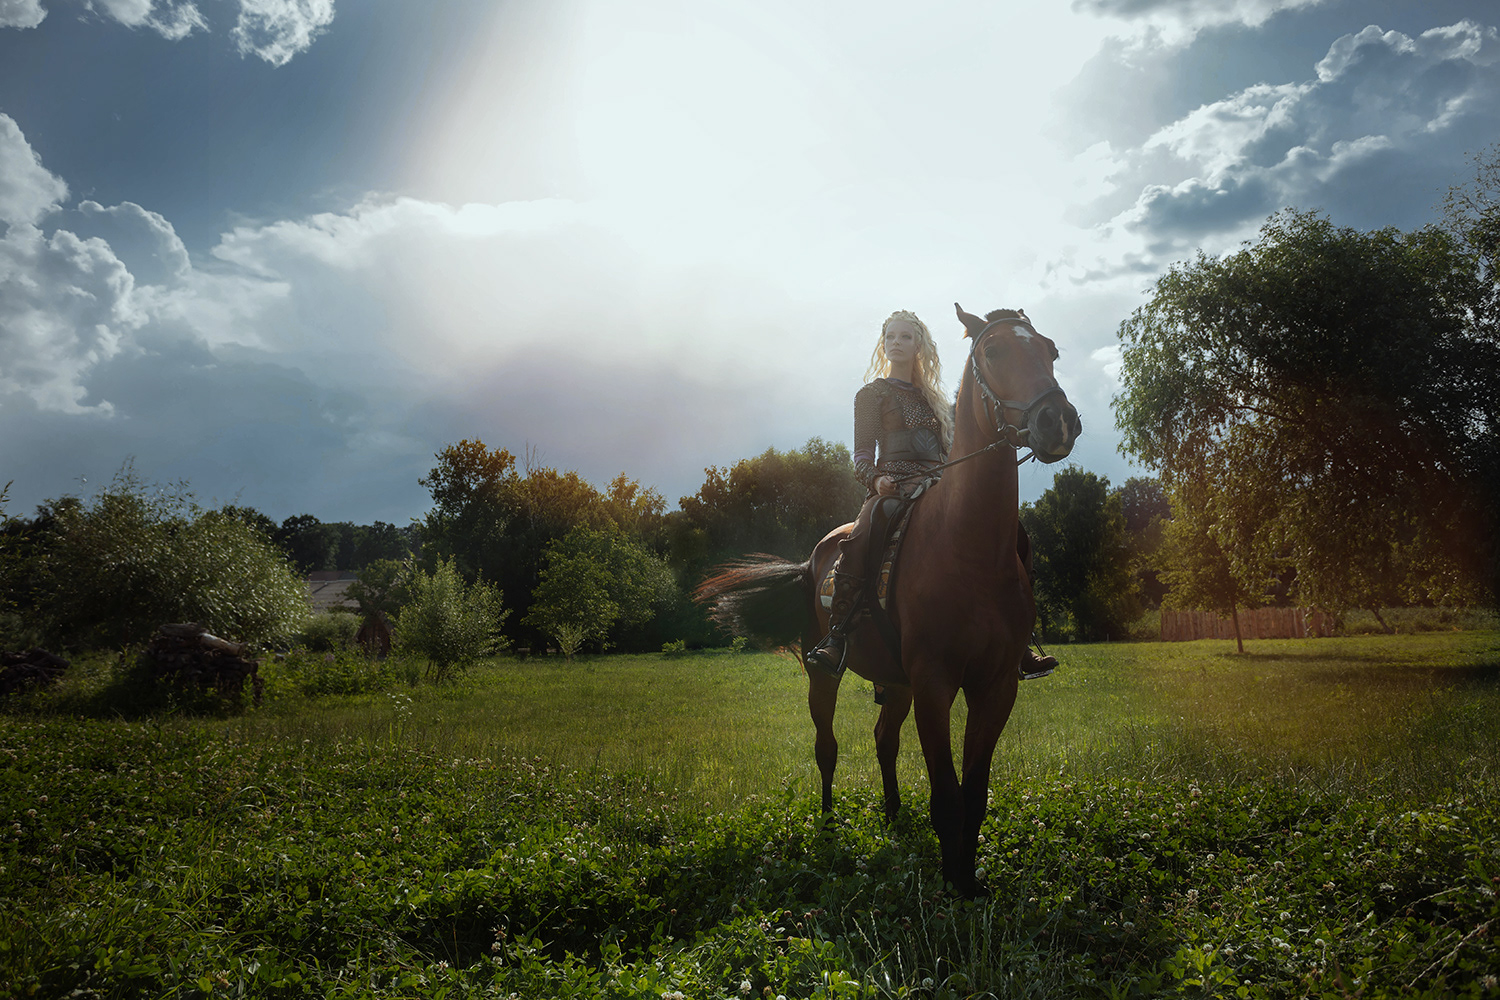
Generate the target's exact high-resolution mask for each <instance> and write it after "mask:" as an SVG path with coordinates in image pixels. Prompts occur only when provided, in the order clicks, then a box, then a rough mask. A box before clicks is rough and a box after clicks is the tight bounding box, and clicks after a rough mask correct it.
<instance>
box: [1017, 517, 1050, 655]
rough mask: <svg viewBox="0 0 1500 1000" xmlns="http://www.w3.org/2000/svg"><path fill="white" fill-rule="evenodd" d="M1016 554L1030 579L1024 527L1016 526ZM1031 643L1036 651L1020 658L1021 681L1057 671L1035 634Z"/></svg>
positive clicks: (1030, 649)
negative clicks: (1034, 644) (1034, 645)
mask: <svg viewBox="0 0 1500 1000" xmlns="http://www.w3.org/2000/svg"><path fill="white" fill-rule="evenodd" d="M1016 554H1017V555H1019V556H1020V557H1021V565H1022V566H1023V567H1024V568H1025V570H1026V579H1027V580H1028V581H1029V580H1031V579H1032V577H1031V537H1030V536H1029V535H1027V534H1026V528H1025V526H1024V525H1020V524H1017V525H1016ZM1031 641H1032V642H1034V643H1036V649H1035V650H1033V649H1032V648H1031V647H1029V646H1028V647H1027V648H1026V655H1025V656H1023V657H1022V658H1021V679H1022V680H1034V679H1035V678H1038V677H1046V676H1047V675H1048V674H1050V673H1052V671H1054V670H1056V669H1057V657H1055V656H1050V655H1048V654H1047V653H1044V652H1041V648H1042V645H1041V643H1039V642H1036V633H1035V632H1033V633H1032V635H1031Z"/></svg>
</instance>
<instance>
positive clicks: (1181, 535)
mask: <svg viewBox="0 0 1500 1000" xmlns="http://www.w3.org/2000/svg"><path fill="white" fill-rule="evenodd" d="M1222 498H1223V494H1222V493H1221V492H1220V491H1218V490H1216V489H1214V488H1212V486H1211V485H1210V484H1209V483H1208V482H1207V480H1206V478H1205V477H1202V476H1191V475H1180V476H1178V477H1177V479H1176V480H1175V481H1174V484H1173V489H1172V494H1171V504H1172V517H1171V518H1170V519H1169V520H1167V521H1166V522H1165V525H1164V531H1163V538H1162V546H1161V550H1160V557H1159V560H1158V563H1157V565H1158V566H1159V567H1160V569H1161V575H1162V578H1163V579H1164V580H1165V582H1166V585H1167V588H1168V594H1167V603H1168V604H1169V605H1170V606H1173V607H1180V608H1195V609H1199V610H1203V611H1212V612H1214V613H1215V614H1217V615H1220V616H1222V617H1227V618H1229V619H1230V620H1231V621H1233V622H1234V639H1235V643H1236V645H1237V646H1238V648H1239V651H1240V652H1241V653H1243V652H1244V651H1245V640H1244V638H1243V637H1242V636H1241V635H1240V614H1239V609H1240V608H1242V607H1251V606H1254V605H1257V604H1259V603H1261V600H1262V598H1263V596H1264V594H1265V592H1266V589H1267V584H1268V579H1267V578H1268V577H1269V573H1257V572H1256V570H1255V568H1253V565H1252V564H1251V563H1247V562H1246V561H1245V560H1244V559H1243V557H1241V558H1240V559H1239V560H1238V561H1236V560H1235V559H1233V558H1231V556H1230V552H1231V551H1232V550H1233V549H1234V547H1235V540H1236V536H1242V534H1243V533H1242V532H1239V531H1237V530H1236V526H1235V524H1234V522H1233V520H1232V516H1226V515H1225V514H1224V512H1223V510H1222V505H1221V504H1220V503H1219V502H1218V501H1221V500H1222ZM1254 533H1255V532H1254V530H1253V528H1252V530H1251V531H1250V532H1249V534H1252V535H1253V534H1254ZM1252 551H1261V552H1264V549H1259V550H1252Z"/></svg>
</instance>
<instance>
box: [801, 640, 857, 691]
mask: <svg viewBox="0 0 1500 1000" xmlns="http://www.w3.org/2000/svg"><path fill="white" fill-rule="evenodd" d="M835 644H837V646H838V651H839V660H838V663H835V664H833V665H832V666H830V665H829V661H830V660H831V659H832V657H831V656H823V655H819V654H824V653H829V652H832V649H833V646H834V645H835ZM848 659H849V637H848V636H847V635H843V634H840V632H838V631H836V630H833V629H830V630H829V632H828V634H827V635H825V636H824V637H823V641H822V642H820V643H818V644H817V645H816V646H814V647H813V648H812V649H810V650H808V651H807V654H806V655H805V656H803V657H802V665H803V666H804V667H806V668H807V669H809V670H816V671H818V673H820V674H826V675H827V676H829V677H832V678H833V679H834V680H838V679H839V678H840V677H842V676H844V665H845V663H846V662H847V661H848Z"/></svg>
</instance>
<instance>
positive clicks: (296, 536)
mask: <svg viewBox="0 0 1500 1000" xmlns="http://www.w3.org/2000/svg"><path fill="white" fill-rule="evenodd" d="M273 538H274V539H275V541H276V544H277V545H280V546H281V547H282V549H284V550H285V551H286V553H287V555H288V556H290V557H291V559H292V562H293V563H294V564H295V565H296V566H297V569H298V570H299V571H300V572H301V573H302V574H303V575H304V576H306V575H307V574H309V573H315V572H318V571H319V570H332V569H338V566H339V541H340V532H339V528H338V526H337V525H334V524H324V523H323V522H322V521H319V520H318V519H317V518H316V517H313V516H312V515H311V514H297V515H295V516H293V517H289V518H287V519H286V520H285V521H282V522H281V527H279V528H277V529H276V533H275V534H274V535H273Z"/></svg>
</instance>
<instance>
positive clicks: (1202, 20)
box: [1073, 0, 1324, 45]
mask: <svg viewBox="0 0 1500 1000" xmlns="http://www.w3.org/2000/svg"><path fill="white" fill-rule="evenodd" d="M1323 2H1324V0H1073V9H1074V10H1075V11H1079V12H1081V13H1086V14H1093V15H1095V16H1100V17H1109V18H1114V19H1118V20H1120V21H1122V22H1124V25H1125V27H1126V30H1127V32H1134V33H1137V34H1144V35H1149V36H1150V37H1151V38H1152V39H1153V40H1155V41H1159V42H1164V43H1166V44H1169V45H1183V44H1187V43H1189V42H1191V41H1192V40H1193V39H1194V38H1195V37H1196V36H1197V35H1198V33H1199V32H1200V31H1203V30H1204V29H1206V28H1218V27H1222V26H1224V25H1230V24H1243V25H1246V26H1248V27H1252V28H1254V27H1259V26H1260V25H1262V24H1264V23H1265V22H1266V21H1268V20H1270V19H1271V18H1272V17H1273V16H1275V15H1276V14H1279V13H1281V12H1282V11H1290V10H1297V9H1298V8H1302V7H1315V6H1317V5H1318V4H1320V3H1323Z"/></svg>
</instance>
